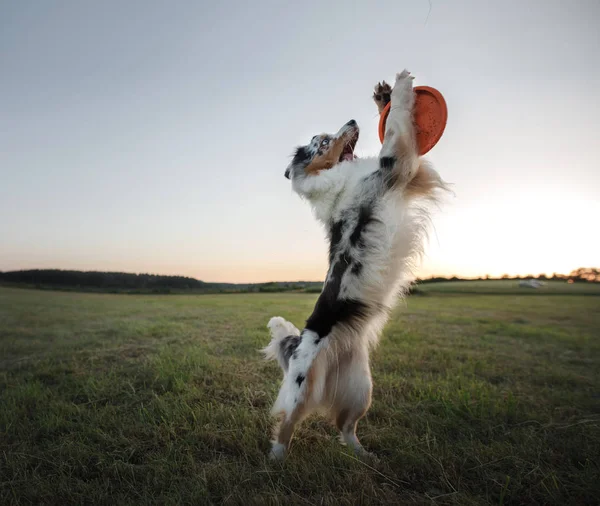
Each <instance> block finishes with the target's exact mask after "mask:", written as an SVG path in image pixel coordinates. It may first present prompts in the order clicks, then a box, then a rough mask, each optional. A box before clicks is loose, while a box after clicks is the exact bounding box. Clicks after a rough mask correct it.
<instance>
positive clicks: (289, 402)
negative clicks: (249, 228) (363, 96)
mask: <svg viewBox="0 0 600 506" xmlns="http://www.w3.org/2000/svg"><path fill="white" fill-rule="evenodd" d="M412 82H413V77H412V76H411V75H410V73H409V72H408V71H406V70H404V71H403V72H401V73H399V74H397V75H396V81H395V84H394V87H393V89H392V88H391V87H390V86H389V85H388V84H387V83H385V81H384V82H383V84H381V83H379V84H378V85H377V86H376V87H375V92H374V94H373V99H374V100H375V103H376V105H377V107H378V109H379V110H380V111H381V110H383V107H385V106H386V105H387V102H389V101H390V100H391V102H392V104H391V106H390V113H389V116H388V119H387V122H386V131H385V137H384V141H383V145H382V148H381V152H380V154H379V157H377V158H375V157H371V158H362V159H361V158H357V157H356V156H355V155H354V148H355V146H356V143H357V142H358V137H359V128H358V125H357V123H356V121H354V120H351V121H349V122H348V123H346V124H345V125H344V126H343V127H342V128H341V129H340V130H339V131H338V132H337V133H336V134H333V135H332V134H320V135H315V136H314V137H313V138H312V139H311V141H310V143H309V144H307V145H305V146H300V147H298V148H297V149H296V150H295V152H294V154H293V159H292V161H291V163H290V164H289V166H288V167H287V169H286V171H285V176H286V177H287V178H288V179H290V180H291V184H292V187H293V190H294V191H295V192H296V193H297V194H298V195H299V196H300V197H302V198H303V199H306V200H308V202H309V203H310V204H311V206H312V208H313V211H314V214H315V216H316V218H317V219H318V220H319V221H321V222H322V223H323V224H324V225H325V227H326V230H327V236H328V239H329V268H328V272H327V276H326V279H325V283H324V285H323V290H322V292H321V294H320V295H319V297H318V300H317V302H316V305H315V307H314V310H313V312H312V314H311V315H310V317H309V318H308V320H307V321H306V324H305V327H304V329H303V330H302V331H300V330H299V329H298V328H296V327H295V326H294V325H293V324H292V323H290V322H288V321H286V320H285V319H283V318H281V317H273V318H271V320H270V321H269V323H268V325H267V327H268V329H269V330H270V333H271V342H270V343H269V345H268V346H266V347H265V348H264V349H263V350H262V352H263V353H264V356H265V358H266V359H270V360H276V361H277V362H278V363H279V365H280V366H281V369H282V370H283V374H284V378H283V382H282V384H281V388H280V390H279V394H278V396H277V399H276V401H275V404H274V406H273V408H272V410H271V413H272V415H274V416H278V417H279V418H280V419H281V421H280V423H279V424H278V426H277V427H276V429H275V434H274V440H273V441H272V442H271V443H272V446H271V451H270V457H271V458H273V459H281V458H283V457H284V456H285V455H286V452H287V450H288V447H289V444H290V440H291V438H292V435H293V432H294V429H295V427H296V425H297V424H298V423H299V422H301V421H302V420H303V419H304V418H306V417H307V416H308V415H309V414H311V413H313V412H321V413H322V414H325V415H326V416H328V417H329V418H330V420H331V421H332V422H333V423H334V424H335V426H336V427H337V428H338V430H339V431H340V432H341V437H342V440H343V442H345V443H346V444H347V445H348V446H349V447H350V448H352V449H353V450H354V452H355V453H356V454H357V455H371V454H370V453H369V452H367V451H366V450H365V449H364V448H363V446H362V445H361V443H360V441H359V440H358V438H357V436H356V426H357V423H358V421H359V420H360V419H361V418H362V417H363V416H364V415H365V414H366V412H367V410H368V409H369V407H370V405H371V394H372V380H371V370H370V365H369V351H370V349H371V348H372V347H373V346H374V345H376V344H377V342H378V340H379V336H380V334H381V332H382V330H383V327H384V325H385V323H386V322H387V320H388V317H389V313H390V310H391V309H392V307H393V305H394V303H395V302H396V300H397V299H398V298H399V296H402V295H404V294H405V293H406V292H407V290H408V288H409V286H410V284H411V283H412V281H413V280H414V275H413V272H414V270H415V268H416V267H417V265H418V261H419V260H420V257H421V255H422V252H423V248H424V243H425V239H426V237H427V230H428V226H429V223H430V219H431V218H430V214H431V211H430V209H431V206H430V205H428V204H430V203H434V202H437V201H438V200H439V196H440V195H441V192H440V191H441V190H447V185H446V183H445V182H444V181H443V180H442V179H441V177H440V176H439V174H438V173H437V172H436V171H435V170H434V169H433V168H432V167H431V166H430V165H429V164H428V163H427V162H426V161H425V160H424V159H422V158H421V157H420V156H419V154H418V151H417V145H416V138H415V130H414V125H413V115H412V110H413V105H414V91H413V85H412Z"/></svg>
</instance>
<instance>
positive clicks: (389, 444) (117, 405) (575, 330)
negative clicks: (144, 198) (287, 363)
mask: <svg viewBox="0 0 600 506" xmlns="http://www.w3.org/2000/svg"><path fill="white" fill-rule="evenodd" d="M467 283H468V282H461V283H452V285H453V286H455V287H456V288H458V287H461V288H463V289H464V290H465V291H466V290H467V289H475V288H477V290H479V291H481V290H485V289H486V287H485V286H483V285H478V286H475V285H472V286H471V287H470V288H469V285H468V284H467ZM480 283H481V282H480ZM484 283H487V282H484ZM498 283H504V282H498ZM509 283H510V282H509ZM444 285H445V284H444V283H440V284H438V286H436V285H434V284H431V285H429V286H427V285H423V286H422V287H421V288H423V289H424V291H425V290H427V292H428V293H427V295H426V296H423V297H419V296H413V297H410V298H409V299H408V300H407V301H406V302H405V303H404V304H403V305H402V306H401V307H399V308H398V310H397V311H396V312H395V313H394V315H393V318H392V319H391V321H390V323H389V324H388V326H387V327H386V330H385V334H384V337H383V339H382V343H381V346H380V347H379V349H378V350H377V351H376V352H375V353H374V354H373V359H372V364H373V375H374V382H375V391H374V402H373V406H372V408H371V410H370V411H369V414H368V416H367V418H366V419H365V420H363V421H362V422H361V424H360V425H359V437H360V438H361V440H362V442H363V443H364V444H365V446H367V447H368V448H369V449H370V450H372V451H374V452H375V453H376V454H378V455H379V457H380V462H379V463H377V464H371V463H368V464H367V463H363V462H360V461H358V460H356V459H355V458H354V457H353V456H352V455H350V454H349V452H348V451H347V449H345V448H344V447H342V446H340V445H339V443H338V442H337V439H336V433H335V431H334V430H332V429H331V428H330V427H329V426H328V425H327V424H326V423H324V422H323V421H322V420H320V419H318V418H315V419H311V420H309V421H307V422H305V423H304V424H303V425H302V427H301V429H300V430H299V431H298V434H297V437H296V438H295V439H294V442H293V445H292V451H291V454H290V456H289V458H288V460H287V461H286V462H285V463H284V464H283V466H282V465H280V464H276V463H270V462H268V461H267V460H266V459H265V457H264V456H265V453H266V451H267V449H268V447H269V442H268V439H269V431H270V427H271V420H270V419H269V417H268V410H269V407H270V405H271V402H272V401H273V399H274V396H275V394H276V391H277V386H278V383H279V381H280V371H279V370H278V369H277V367H276V366H275V364H273V363H265V362H263V361H261V360H260V357H259V354H258V353H257V350H258V349H259V348H260V347H262V346H264V345H265V344H266V342H267V341H268V336H267V332H266V329H265V325H266V323H267V321H268V319H269V318H270V317H271V316H273V315H281V316H284V317H286V318H289V319H290V320H292V321H293V322H294V323H296V324H297V325H299V326H301V325H302V322H303V321H304V319H305V318H306V317H307V315H308V314H309V313H310V311H311V309H312V305H313V304H314V301H315V299H316V295H313V294H251V295H205V296H190V295H171V296H160V295H156V296H151V295H147V296H138V295H110V294H79V293H68V292H49V291H35V290H24V289H10V288H1V287H0V504H29V503H33V504H39V503H43V504H91V503H103V504H106V503H110V504H148V503H152V504H180V503H186V504H208V503H225V504H265V503H266V504H269V503H271V504H277V503H285V504H356V503H362V504H368V503H372V504H378V503H380V504H381V503H384V504H385V503H387V504H459V505H470V504H473V505H475V504H505V505H506V504H557V505H558V504H561V505H562V504H597V503H598V501H599V500H600V465H599V461H598V455H600V341H599V337H600V297H596V296H580V295H556V294H553V295H550V294H548V295H544V294H543V292H542V290H543V289H541V290H537V291H536V290H529V292H535V296H533V295H525V294H524V293H523V290H525V289H522V288H517V289H516V293H513V290H514V288H511V287H509V286H504V285H502V287H503V289H506V290H508V292H507V293H505V294H504V295H486V296H481V295H478V294H468V293H463V294H461V293H441V292H442V291H444V290H446V291H448V290H447V289H445V287H444ZM498 286H500V285H498ZM498 286H495V287H494V290H497V289H498ZM565 286H566V287H567V288H568V289H572V288H573V290H574V291H576V290H577V289H579V285H564V284H563V285H562V287H565ZM584 286H585V285H584ZM474 287H475V288H474ZM430 289H431V290H430ZM490 289H491V288H490ZM547 289H548V290H554V287H553V286H549V287H548V288H547ZM571 293H573V292H571Z"/></svg>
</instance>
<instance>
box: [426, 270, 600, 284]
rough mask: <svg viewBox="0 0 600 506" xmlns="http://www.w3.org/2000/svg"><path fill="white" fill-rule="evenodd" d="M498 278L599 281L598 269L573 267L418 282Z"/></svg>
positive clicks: (428, 279) (599, 273)
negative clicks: (565, 271)
mask: <svg viewBox="0 0 600 506" xmlns="http://www.w3.org/2000/svg"><path fill="white" fill-rule="evenodd" d="M491 279H495V280H499V279H512V280H516V281H520V280H523V279H539V280H540V281H570V282H573V283H600V269H597V268H593V267H581V268H579V269H575V270H574V271H571V272H570V273H569V274H558V273H556V272H555V273H553V274H552V275H551V276H547V275H546V274H538V275H535V274H527V275H525V276H521V275H516V276H510V275H508V274H503V275H502V276H500V277H499V278H494V277H492V276H489V275H487V276H480V277H478V278H468V279H465V278H459V277H456V276H452V277H450V278H447V277H443V276H435V277H431V278H425V279H419V280H418V282H419V283H439V282H442V281H484V280H491Z"/></svg>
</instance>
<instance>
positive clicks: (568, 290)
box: [418, 279, 600, 295]
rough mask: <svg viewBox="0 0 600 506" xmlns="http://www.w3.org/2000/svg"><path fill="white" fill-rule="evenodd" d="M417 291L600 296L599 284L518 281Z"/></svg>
mask: <svg viewBox="0 0 600 506" xmlns="http://www.w3.org/2000/svg"><path fill="white" fill-rule="evenodd" d="M418 291H419V292H422V293H424V294H430V293H463V294H466V293H472V294H498V295H504V294H507V295H508V294H511V295H600V283H573V284H568V283H566V282H565V281H546V282H544V285H543V286H541V287H539V288H528V287H521V286H519V280H512V279H506V280H504V279H502V280H496V279H494V280H478V281H441V282H439V283H422V284H419V285H418Z"/></svg>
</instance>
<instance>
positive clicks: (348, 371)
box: [326, 349, 373, 455]
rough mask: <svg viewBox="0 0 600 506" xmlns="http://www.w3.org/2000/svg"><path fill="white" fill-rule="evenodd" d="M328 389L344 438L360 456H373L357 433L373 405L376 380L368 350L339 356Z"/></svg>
mask: <svg viewBox="0 0 600 506" xmlns="http://www.w3.org/2000/svg"><path fill="white" fill-rule="evenodd" d="M326 390H327V391H328V392H334V394H333V395H335V397H334V399H333V409H334V411H333V415H334V419H335V425H336V427H337V428H338V430H339V431H340V433H341V436H342V441H343V442H344V443H346V444H347V445H348V446H349V447H350V448H352V449H353V450H354V453H355V454H357V455H370V454H369V452H367V451H366V450H365V449H364V448H363V446H362V445H361V444H360V441H359V440H358V437H357V436H356V426H357V424H358V421H359V420H360V419H361V418H362V417H363V416H365V414H366V413H367V411H368V409H369V407H370V406H371V394H372V391H373V382H372V380H371V371H370V367H369V358H368V352H367V350H357V349H355V350H353V351H352V352H351V353H349V354H347V355H345V356H344V355H343V356H340V357H339V359H338V367H337V370H336V368H335V367H333V368H332V369H331V372H330V374H329V376H328V378H327V386H326Z"/></svg>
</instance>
